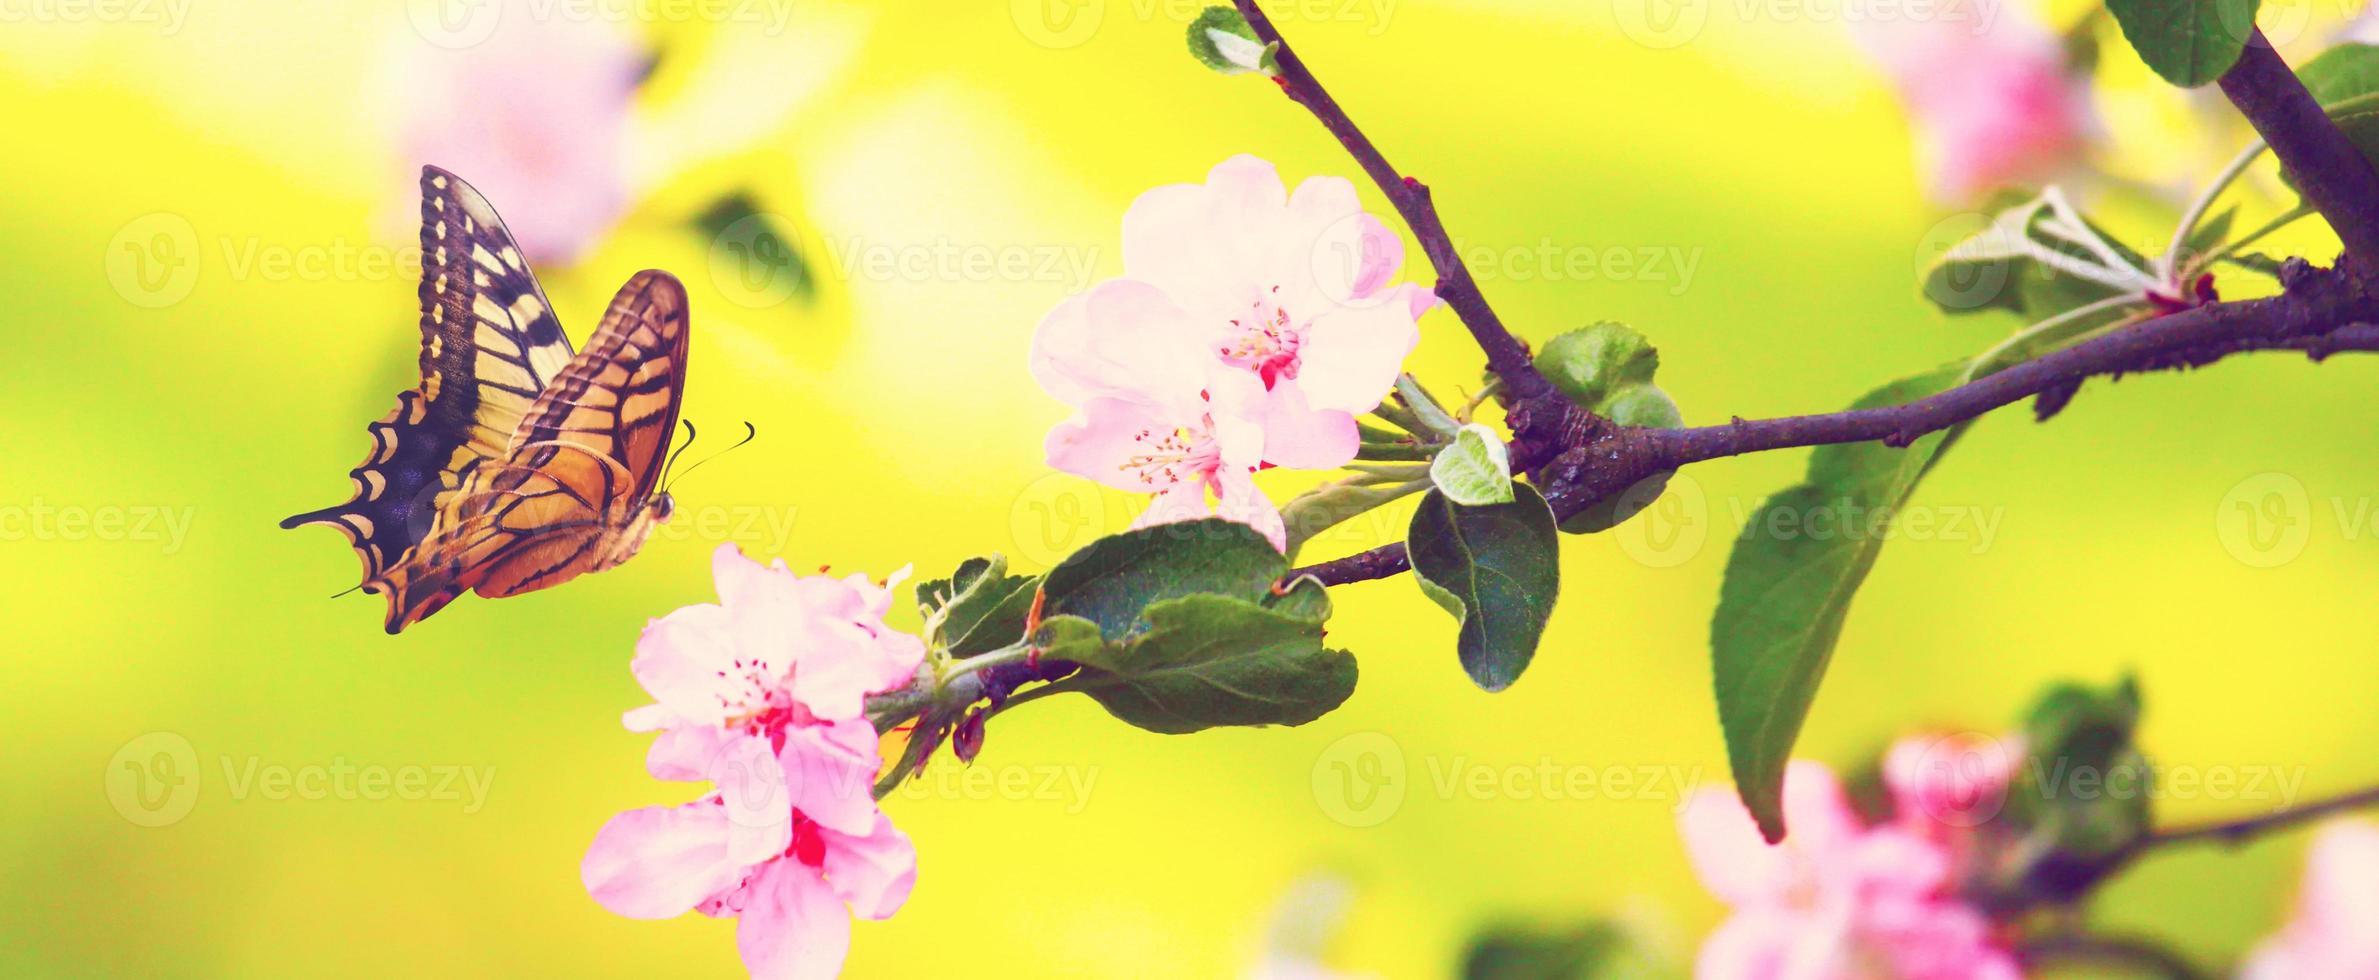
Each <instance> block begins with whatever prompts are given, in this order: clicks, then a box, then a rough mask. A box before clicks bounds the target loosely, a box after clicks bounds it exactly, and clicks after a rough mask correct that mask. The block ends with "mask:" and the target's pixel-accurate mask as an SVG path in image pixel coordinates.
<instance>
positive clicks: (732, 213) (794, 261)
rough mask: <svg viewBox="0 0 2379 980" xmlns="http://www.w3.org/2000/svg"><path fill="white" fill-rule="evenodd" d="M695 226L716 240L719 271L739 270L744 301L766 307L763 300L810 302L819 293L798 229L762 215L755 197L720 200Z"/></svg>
mask: <svg viewBox="0 0 2379 980" xmlns="http://www.w3.org/2000/svg"><path fill="white" fill-rule="evenodd" d="M694 224H695V226H696V227H697V228H698V229H700V230H701V232H702V234H703V236H704V237H705V238H708V239H709V240H710V247H711V262H712V267H713V269H719V270H728V269H731V270H733V271H734V273H735V278H734V280H733V285H734V287H735V294H736V295H737V298H738V299H739V300H742V301H744V302H746V303H747V304H749V305H766V303H765V302H760V301H763V300H766V301H783V300H787V299H808V298H809V297H810V296H812V295H814V294H815V293H816V292H817V276H815V275H813V274H812V273H811V271H810V267H809V262H808V260H806V259H804V258H803V257H802V254H801V249H800V248H798V247H796V246H795V245H794V241H795V235H796V230H795V229H792V228H786V227H783V224H784V219H782V218H781V217H779V216H777V215H773V214H771V213H769V212H767V211H764V210H761V207H760V202H759V201H758V200H757V199H756V198H754V197H752V195H751V194H750V193H748V192H743V191H738V192H736V193H733V194H729V195H727V196H726V197H723V198H720V199H719V200H718V201H716V202H714V203H713V204H711V206H710V207H709V209H707V210H705V211H703V212H702V214H701V216H700V217H698V218H696V219H695V221H694Z"/></svg>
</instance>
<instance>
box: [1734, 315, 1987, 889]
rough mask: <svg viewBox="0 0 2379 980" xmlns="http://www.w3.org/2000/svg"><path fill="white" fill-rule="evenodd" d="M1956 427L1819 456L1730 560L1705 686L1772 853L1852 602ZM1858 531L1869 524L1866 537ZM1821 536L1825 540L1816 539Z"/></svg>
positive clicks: (1926, 381) (1881, 399)
mask: <svg viewBox="0 0 2379 980" xmlns="http://www.w3.org/2000/svg"><path fill="white" fill-rule="evenodd" d="M1968 375H1969V371H1968V368H1967V365H1966V364H1965V363H1964V362H1958V363H1953V364H1949V365H1945V366H1943V367H1941V368H1937V369H1935V370H1933V371H1930V372H1927V373H1925V374H1922V375H1918V376H1916V377H1913V378H1909V379H1907V380H1904V381H1900V382H1896V383H1894V384H1891V385H1887V386H1885V387H1883V388H1882V389H1879V390H1877V391H1875V392H1873V393H1871V394H1869V395H1867V396H1866V397H1865V398H1861V399H1859V401H1858V403H1857V404H1855V405H1853V406H1852V407H1853V408H1873V407H1878V406H1884V405H1898V404H1903V403H1905V402H1910V401H1914V400H1916V399H1918V398H1922V397H1924V396H1926V395H1930V394H1933V393H1935V392H1939V391H1943V390H1946V389H1948V388H1951V387H1953V386H1955V385H1958V384H1960V383H1962V382H1964V381H1965V380H1966V378H1967V377H1968ZM1963 429H1964V427H1963V426H1959V427H1957V428H1953V429H1951V430H1949V431H1947V432H1936V433H1933V434H1931V435H1928V436H1925V437H1923V438H1921V439H1918V440H1916V441H1915V442H1914V443H1912V444H1910V445H1909V446H1908V448H1906V449H1893V448H1890V447H1888V446H1885V445H1883V444H1881V443H1873V442H1861V443H1846V444H1842V445H1835V446H1821V447H1819V448H1818V449H1817V450H1816V452H1815V453H1813V454H1812V455H1811V456H1810V459H1809V476H1808V481H1807V482H1805V483H1803V484H1801V485H1799V486H1796V487H1793V488H1791V489H1788V490H1785V491H1783V492H1782V493H1778V494H1777V495H1775V496H1773V497H1770V498H1768V501H1767V503H1765V504H1763V505H1761V506H1760V509H1759V510H1757V511H1754V512H1753V513H1752V516H1751V520H1750V522H1749V523H1748V524H1746V525H1745V526H1744V530H1743V535H1742V536H1741V537H1740V538H1739V539H1738V540H1737V541H1736V544H1735V550H1734V553H1733V555H1731V556H1730V557H1729V558H1728V559H1727V565H1726V577H1725V582H1724V584H1723V585H1722V586H1721V587H1720V590H1719V597H1718V612H1717V614H1716V615H1715V616H1714V617H1713V618H1712V619H1711V622H1710V651H1711V674H1712V679H1713V681H1714V682H1715V686H1716V688H1717V694H1718V720H1719V723H1720V727H1722V728H1723V729H1725V732H1726V747H1727V760H1728V762H1729V763H1731V764H1732V766H1733V768H1734V773H1735V789H1736V792H1738V793H1740V794H1741V795H1742V797H1743V803H1744V805H1745V806H1747V807H1749V808H1750V809H1751V814H1752V817H1753V818H1754V819H1755V820H1757V821H1758V823H1759V827H1760V832H1761V833H1762V834H1763V835H1765V836H1766V837H1767V838H1768V840H1769V841H1771V842H1773V841H1777V840H1781V839H1783V837H1784V829H1785V828H1784V812H1783V792H1784V766H1785V763H1786V762H1788V761H1790V758H1791V755H1792V747H1793V740H1794V739H1795V738H1797V737H1799V735H1800V731H1801V723H1802V722H1803V721H1804V720H1806V719H1807V718H1808V716H1809V705H1810V702H1811V701H1813V700H1814V699H1815V698H1816V697H1817V685H1818V682H1819V681H1820V680H1821V679H1823V678H1824V676H1825V670H1826V662H1827V661H1828V660H1830V659H1832V657H1833V653H1834V641H1835V640H1836V639H1837V638H1839V637H1840V636H1841V634H1842V623H1843V619H1844V617H1845V616H1847V615H1848V614H1849V612H1850V600H1851V597H1852V596H1854V595H1856V594H1857V592H1858V587H1859V583H1860V582H1862V581H1864V580H1865V579H1866V577H1867V571H1868V569H1870V568H1872V567H1874V564H1875V557H1876V555H1877V554H1878V553H1879V552H1880V551H1881V550H1882V548H1883V542H1884V538H1885V537H1886V534H1885V531H1886V528H1887V525H1888V521H1887V520H1886V517H1885V516H1884V515H1886V514H1888V512H1889V510H1891V509H1896V508H1898V507H1899V506H1900V505H1901V504H1902V502H1903V501H1905V500H1906V499H1907V497H1908V494H1909V492H1910V491H1912V490H1914V489H1915V487H1916V484H1917V481H1918V480H1919V479H1920V478H1922V477H1923V476H1924V474H1925V472H1926V471H1927V470H1928V469H1930V468H1931V467H1932V464H1933V461H1934V459H1935V458H1936V456H1937V454H1939V453H1940V452H1941V451H1942V450H1943V449H1944V448H1946V447H1947V446H1948V444H1949V442H1950V441H1951V440H1953V439H1955V438H1956V437H1957V435H1958V434H1959V433H1960V432H1962V431H1963ZM1865 522H1872V525H1871V526H1869V524H1867V523H1865ZM1821 529H1822V530H1821Z"/></svg>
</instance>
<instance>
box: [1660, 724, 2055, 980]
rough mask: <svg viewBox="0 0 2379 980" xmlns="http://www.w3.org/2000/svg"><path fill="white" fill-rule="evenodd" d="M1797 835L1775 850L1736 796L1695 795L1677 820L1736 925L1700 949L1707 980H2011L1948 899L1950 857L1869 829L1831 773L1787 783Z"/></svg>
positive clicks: (2006, 966) (1798, 766)
mask: <svg viewBox="0 0 2379 980" xmlns="http://www.w3.org/2000/svg"><path fill="white" fill-rule="evenodd" d="M1784 818H1785V824H1786V826H1787V827H1789V828H1790V829H1791V831H1790V833H1789V834H1788V835H1787V836H1786V837H1785V839H1784V841H1783V843H1780V844H1776V845H1773V846H1771V845H1769V844H1767V843H1765V842H1764V841H1763V840H1761V838H1760V835H1759V830H1758V828H1757V826H1756V825H1755V824H1753V822H1752V820H1751V815H1750V814H1749V813H1747V812H1745V811H1744V809H1743V806H1742V804H1741V803H1739V802H1737V801H1736V799H1735V797H1734V794H1733V793H1731V792H1729V791H1726V790H1722V789H1704V790H1700V791H1697V792H1695V793H1694V795H1693V797H1692V798H1691V799H1690V800H1688V801H1687V803H1686V806H1685V809H1684V811H1683V812H1682V813H1680V814H1679V817H1678V821H1679V827H1680V831H1681V833H1682V834H1683V836H1684V839H1685V846H1686V854H1687V857H1688V858H1690V859H1691V861H1692V863H1693V867H1694V872H1695V874H1696V875H1697V876H1699V877H1700V878H1701V880H1702V884H1703V885H1704V886H1705V887H1707V888H1709V889H1710V892H1711V893H1712V894H1714V895H1716V896H1718V898H1720V899H1721V900H1723V901H1725V902H1726V903H1727V904H1729V905H1731V906H1733V907H1734V914H1733V916H1732V917H1730V918H1729V919H1728V920H1727V921H1726V922H1725V923H1723V924H1721V925H1720V926H1719V927H1718V929H1717V931H1715V932H1713V933H1712V934H1711V935H1710V937H1709V938H1708V939H1707V940H1705V941H1704V942H1703V944H1702V949H1701V953H1700V955H1699V956H1698V957H1697V959H1696V962H1695V966H1694V973H1695V976H1697V977H1701V978H1705V980H1836V978H1842V980H1849V978H1858V977H1867V976H1874V975H1878V974H1881V975H1887V976H1894V977H1901V978H1908V980H2011V978H2015V977H2018V976H2020V975H2021V974H2020V972H2019V971H2018V969H2017V967H2016V962H2015V958H2014V956H2013V955H2012V954H2010V953H2009V952H2008V951H2007V950H2006V949H2005V948H2004V947H2002V946H2000V945H1999V944H1998V943H1997V941H1996V940H1995V939H1994V937H1993V935H1992V925H1991V922H1990V920H1989V919H1987V918H1985V917H1984V916H1983V915H1982V913H1980V912H1979V911H1976V910H1975V909H1974V908H1973V907H1971V906H1969V905H1967V904H1965V903H1964V902H1962V901H1960V900H1958V899H1957V897H1956V896H1955V895H1954V894H1953V893H1952V892H1951V890H1950V887H1949V886H1950V872H1951V859H1950V855H1949V854H1948V853H1947V852H1946V851H1944V850H1943V849H1942V848H1941V847H1939V846H1938V845H1936V844H1934V843H1932V842H1930V841H1927V840H1926V839H1924V838H1923V837H1920V836H1918V835H1916V834H1913V833H1910V832H1908V831H1907V830H1904V829H1901V828H1898V827H1894V826H1889V825H1886V826H1880V827H1867V826H1864V825H1862V824H1861V823H1860V821H1859V818H1858V815H1857V814H1856V812H1855V811H1853V810H1852V808H1851V806H1850V802H1849V800H1848V799H1847V798H1845V797H1844V796H1843V793H1842V788H1841V786H1840V784H1839V783H1837V782H1836V781H1835V779H1834V774H1833V773H1832V772H1831V771H1829V770H1827V769H1826V768H1825V767H1824V766H1822V765H1819V764H1817V763H1814V762H1794V763H1792V764H1791V765H1790V766H1789V767H1788V768H1787V769H1786V772H1785V780H1784Z"/></svg>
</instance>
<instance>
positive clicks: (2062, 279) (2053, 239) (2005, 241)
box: [1923, 191, 2145, 320]
mask: <svg viewBox="0 0 2379 980" xmlns="http://www.w3.org/2000/svg"><path fill="white" fill-rule="evenodd" d="M1985 208H1986V210H1988V211H1990V212H1991V215H1992V217H1991V219H1990V221H1988V222H1987V223H1985V224H1984V225H1983V226H1982V227H1981V228H1980V229H1979V230H1977V231H1975V232H1974V233H1973V234H1971V235H1968V236H1967V237H1965V238H1963V239H1960V240H1959V241H1957V242H1955V243H1953V244H1951V245H1950V246H1949V247H1948V248H1947V249H1945V250H1944V251H1943V252H1942V254H1941V255H1940V256H1939V257H1937V258H1935V259H1934V260H1933V263H1932V264H1931V265H1929V266H1927V267H1926V269H1925V278H1924V285H1923V289H1924V294H1925V298H1926V299H1927V300H1929V301H1931V302H1932V303H1933V305H1934V306H1936V307H1938V308H1940V309H1941V311H1942V312H1944V313H1949V314H1962V313H1976V312H1980V311H1983V310H1991V309H2004V310H2012V311H2014V312H2017V313H2020V314H2023V315H2024V316H2026V317H2028V318H2030V319H2034V320H2042V319H2047V318H2048V317H2051V316H2055V315H2057V314H2059V313H2063V312H2065V311H2067V310H2070V309H2073V308H2075V307H2078V306H2082V305H2084V304H2088V303H2093V302H2096V301H2098V300H2102V299H2105V298H2107V297H2110V296H2114V295H2116V294H2117V293H2118V292H2120V290H2118V289H2115V288H2113V287H2111V286H2108V285H2107V284H2105V283H2102V282H2097V281H2094V280H2091V279H2087V278H2084V277H2082V276H2078V275H2075V274H2073V273H2072V272H2070V271H2068V270H2065V269H2058V268H2055V267H2053V266H2050V265H2046V264H2044V263H2042V262H2041V260H2040V259H2039V257H2038V252H2039V250H2042V249H2045V250H2047V251H2049V252H2052V253H2055V254H2057V255H2059V256H2062V257H2064V258H2067V259H2071V260H2073V261H2074V262H2078V263H2081V264H2084V265H2088V266H2093V267H2099V266H2103V265H2104V260H2102V259H2100V258H2098V257H2097V256H2096V255H2094V254H2092V253H2091V252H2090V250H2089V249H2087V248H2084V247H2083V246H2081V245H2078V244H2076V243H2074V242H2070V241H2067V240H2065V239H2064V238H2062V237H2059V236H2057V235H2053V234H2051V233H2049V232H2048V231H2046V230H2045V229H2044V228H2043V227H2042V225H2043V223H2045V222H2048V221H2050V220H2052V219H2053V217H2054V214H2053V212H2052V211H2051V209H2050V207H2049V198H2048V194H2047V192H2045V191H2044V192H2042V193H2041V194H2038V195H2032V196H2025V195H2024V194H2022V193H2020V192H2014V191H2009V192H2002V193H2000V194H1998V195H1995V196H1994V197H1993V198H1992V200H1991V203H1989V204H1987V205H1985ZM2083 224H2084V225H2085V226H2086V229H2087V230H2088V231H2089V233H2091V234H2092V235H2095V236H2096V237H2097V238H2098V239H2099V240H2101V241H2102V242H2104V243H2105V244H2106V246H2107V247H2108V248H2109V249H2110V250H2112V251H2113V252H2114V253H2115V254H2116V255H2117V256H2119V257H2121V258H2122V259H2123V260H2124V261H2126V262H2128V263H2130V264H2131V265H2132V266H2133V267H2144V265H2145V260H2144V259H2142V258H2141V257H2140V255H2139V253H2138V252H2135V251H2133V250H2131V249H2129V248H2126V247H2124V245H2123V243H2121V242H2119V241H2116V240H2115V238H2114V236H2112V235H2109V234H2107V232H2106V230H2105V229H2103V228H2100V227H2098V226H2097V225H2096V224H2095V223H2092V222H2090V221H2089V220H2088V219H2087V218H2085V219H2083Z"/></svg>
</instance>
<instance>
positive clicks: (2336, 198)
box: [2216, 30, 2379, 273]
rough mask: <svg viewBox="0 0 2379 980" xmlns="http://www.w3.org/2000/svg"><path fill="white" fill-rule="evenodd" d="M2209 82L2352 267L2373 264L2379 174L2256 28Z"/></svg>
mask: <svg viewBox="0 0 2379 980" xmlns="http://www.w3.org/2000/svg"><path fill="white" fill-rule="evenodd" d="M2216 84H2218V85H2220V86H2221V87H2222V94H2223V95H2225V96H2228V97H2229V98H2230V101H2231V103H2232V104H2233V105H2236V106H2238V109H2239V114H2240V115H2243V116H2246V117H2247V122H2248V123H2250V124H2252V125H2253V126H2254V127H2255V131H2256V133H2258V134H2260V135H2262V136H2263V140H2264V142H2266V143H2269V144H2271V147H2272V153H2273V155H2275V156H2278V157H2279V158H2280V165H2281V166H2284V167H2287V168H2288V170H2289V172H2290V173H2292V174H2294V175H2295V176H2296V184H2297V187H2298V188H2299V189H2300V190H2302V191H2303V192H2304V195H2305V200H2307V201H2309V202H2311V203H2312V205H2313V207H2314V208H2315V209H2316V210H2318V211H2320V212H2321V216H2322V217H2323V218H2325V219H2328V221H2329V225H2330V227H2331V228H2334V229H2336V230H2337V233H2338V240H2339V241H2342V242H2344V243H2345V244H2346V254H2347V255H2348V256H2349V257H2351V258H2352V259H2354V260H2355V265H2356V266H2357V272H2358V273H2359V272H2371V271H2379V173H2375V172H2373V171H2372V170H2371V164H2370V161H2368V160H2365V159H2363V155H2362V151H2361V150H2358V149H2356V148H2355V145H2354V142H2353V141H2352V140H2349V139H2347V138H2346V134H2345V133H2344V132H2342V131H2340V130H2339V129H2338V127H2337V125H2336V124H2335V123H2332V122H2331V121H2330V119H2329V116H2328V115H2326V114H2324V113H2323V112H2322V111H2321V104H2320V103H2319V102H2316V101H2314V99H2313V93H2311V92H2309V91H2307V90H2306V89H2305V83H2304V82H2303V81H2301V80H2299V79H2298V78H2297V77H2296V73H2295V72H2294V71H2291V70H2289V68H2288V62H2286V61H2284V60H2282V59H2281V57H2280V53H2279V52H2278V51H2275V50H2273V49H2272V42H2271V41H2270V40H2269V39H2267V38H2265V37H2264V36H2263V32H2262V31H2261V30H2257V31H2256V32H2255V35H2254V36H2253V37H2250V38H2248V39H2247V49H2246V50H2245V51H2244V52H2242V53H2240V55H2239V60H2238V63H2237V64H2234V65H2232V66H2231V67H2230V70H2229V71H2227V72H2224V73H2223V74H2222V77H2221V78H2220V79H2219V80H2217V82H2216Z"/></svg>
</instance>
